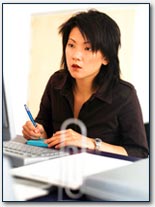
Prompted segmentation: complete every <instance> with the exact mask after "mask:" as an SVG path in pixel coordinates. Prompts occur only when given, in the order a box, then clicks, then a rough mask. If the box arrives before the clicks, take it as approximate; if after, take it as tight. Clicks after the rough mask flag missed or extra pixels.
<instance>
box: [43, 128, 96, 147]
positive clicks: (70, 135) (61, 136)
mask: <svg viewBox="0 0 155 207" xmlns="http://www.w3.org/2000/svg"><path fill="white" fill-rule="evenodd" d="M45 143H47V144H48V147H55V148H57V149H59V148H61V147H65V146H76V147H81V148H82V147H84V148H91V147H92V148H93V147H94V145H93V143H92V141H91V139H90V138H88V137H85V136H83V135H82V134H79V133H77V132H75V131H74V130H72V129H66V130H62V131H57V132H56V133H54V134H53V136H52V137H51V138H49V139H47V140H45Z"/></svg>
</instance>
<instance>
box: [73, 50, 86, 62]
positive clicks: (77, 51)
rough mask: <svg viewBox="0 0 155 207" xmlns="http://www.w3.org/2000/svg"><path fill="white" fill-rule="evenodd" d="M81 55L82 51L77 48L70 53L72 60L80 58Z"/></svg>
mask: <svg viewBox="0 0 155 207" xmlns="http://www.w3.org/2000/svg"><path fill="white" fill-rule="evenodd" d="M82 56H83V55H82V51H81V50H79V49H76V50H75V51H74V52H73V54H72V57H73V60H81V59H82Z"/></svg>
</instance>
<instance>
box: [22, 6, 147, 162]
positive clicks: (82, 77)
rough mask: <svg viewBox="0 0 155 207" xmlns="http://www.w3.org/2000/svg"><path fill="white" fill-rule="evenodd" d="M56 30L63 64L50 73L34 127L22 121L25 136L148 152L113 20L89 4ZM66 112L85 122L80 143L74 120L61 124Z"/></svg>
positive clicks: (124, 151)
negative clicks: (123, 72)
mask: <svg viewBox="0 0 155 207" xmlns="http://www.w3.org/2000/svg"><path fill="white" fill-rule="evenodd" d="M59 32H60V34H62V40H63V56H62V62H61V66H62V68H63V69H61V70H59V71H57V72H56V73H55V74H53V75H52V76H51V77H50V79H49V81H48V83H47V86H46V89H45V91H44V94H43V97H42V100H41V104H40V110H39V113H38V115H37V117H36V119H35V121H36V122H37V127H36V128H35V127H34V126H33V125H32V123H31V122H30V121H27V122H26V123H25V125H24V126H23V135H24V137H25V138H27V139H31V138H33V139H37V138H39V137H43V138H46V140H45V143H47V144H48V147H55V148H57V149H59V148H61V147H64V146H70V145H72V146H76V147H81V148H82V147H85V148H88V149H97V150H101V151H107V152H112V153H116V154H122V155H129V156H135V157H142V158H144V157H147V156H148V146H147V140H146V134H145V129H144V124H143V119H142V113H141V109H140V105H139V101H138V98H137V95H136V91H135V88H134V87H133V85H131V84H130V83H128V82H125V81H123V80H121V78H120V68H119V59H118V49H119V47H120V30H119V27H118V25H117V24H116V23H115V21H114V20H113V19H111V18H110V17H109V16H107V15H106V14H104V13H101V12H99V11H96V10H89V11H88V12H81V13H78V14H76V15H75V16H73V17H71V18H70V19H69V20H68V21H66V22H65V23H64V24H62V25H61V26H60V30H59ZM69 118H76V119H78V120H80V121H82V122H83V123H84V124H85V126H86V128H87V136H86V137H85V146H82V143H83V142H82V141H81V140H82V135H81V134H80V129H79V128H78V127H77V126H76V125H74V124H72V125H70V126H69V127H68V128H67V129H66V130H60V129H61V125H62V123H63V122H64V121H65V120H67V119H69ZM62 135H63V138H64V139H63V140H62V139H61V137H62Z"/></svg>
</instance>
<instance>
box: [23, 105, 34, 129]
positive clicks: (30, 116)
mask: <svg viewBox="0 0 155 207" xmlns="http://www.w3.org/2000/svg"><path fill="white" fill-rule="evenodd" d="M24 107H25V110H26V112H27V114H28V116H29V118H30V120H31V122H32V124H33V125H34V126H35V127H36V126H37V124H36V122H35V121H34V119H33V116H32V114H31V112H30V110H29V108H28V107H27V105H26V104H25V105H24Z"/></svg>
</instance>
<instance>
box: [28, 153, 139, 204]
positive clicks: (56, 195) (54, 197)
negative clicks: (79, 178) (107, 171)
mask: <svg viewBox="0 0 155 207" xmlns="http://www.w3.org/2000/svg"><path fill="white" fill-rule="evenodd" d="M88 152H89V153H92V154H100V155H101V156H104V157H108V158H109V157H111V158H117V159H122V160H128V161H137V160H138V159H137V158H133V157H126V156H122V155H116V154H112V153H105V152H100V153H97V152H93V151H90V150H89V151H88ZM71 192H72V193H73V194H75V195H78V194H79V197H78V198H77V197H75V198H74V197H70V196H68V195H69V194H68V193H66V192H65V189H64V188H59V187H55V186H51V187H50V186H49V188H48V192H47V194H46V195H45V194H44V195H43V196H39V197H36V198H33V199H27V201H32V202H39V201H41V202H52V201H53V202H55V201H73V202H75V201H76V202H78V201H91V198H90V197H88V196H86V195H85V194H82V193H79V192H78V191H71Z"/></svg>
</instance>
